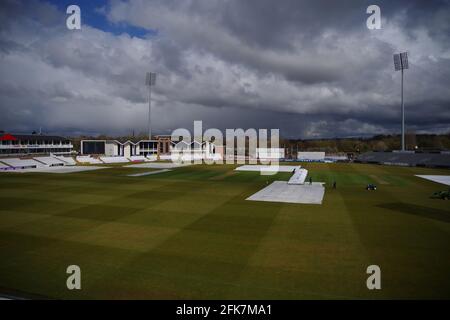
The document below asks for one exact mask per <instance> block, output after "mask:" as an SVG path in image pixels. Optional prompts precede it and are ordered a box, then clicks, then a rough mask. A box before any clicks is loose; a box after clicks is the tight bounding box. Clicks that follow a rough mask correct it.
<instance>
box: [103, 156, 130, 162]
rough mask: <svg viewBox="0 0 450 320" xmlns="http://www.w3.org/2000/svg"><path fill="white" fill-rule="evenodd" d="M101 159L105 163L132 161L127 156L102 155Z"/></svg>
mask: <svg viewBox="0 0 450 320" xmlns="http://www.w3.org/2000/svg"><path fill="white" fill-rule="evenodd" d="M100 160H102V161H103V162H104V163H125V162H130V160H128V159H127V158H125V157H100Z"/></svg>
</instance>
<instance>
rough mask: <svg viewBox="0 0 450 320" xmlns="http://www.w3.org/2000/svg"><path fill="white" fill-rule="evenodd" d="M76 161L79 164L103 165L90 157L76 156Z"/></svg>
mask: <svg viewBox="0 0 450 320" xmlns="http://www.w3.org/2000/svg"><path fill="white" fill-rule="evenodd" d="M76 159H77V161H78V162H80V163H89V164H103V163H104V162H102V161H100V160H99V159H96V158H92V157H91V156H77V158H76Z"/></svg>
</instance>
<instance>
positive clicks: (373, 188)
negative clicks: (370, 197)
mask: <svg viewBox="0 0 450 320" xmlns="http://www.w3.org/2000/svg"><path fill="white" fill-rule="evenodd" d="M366 190H369V191H374V190H377V186H376V185H374V184H372V183H369V184H368V185H367V186H366Z"/></svg>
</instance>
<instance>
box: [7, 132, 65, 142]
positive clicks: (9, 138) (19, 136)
mask: <svg viewBox="0 0 450 320" xmlns="http://www.w3.org/2000/svg"><path fill="white" fill-rule="evenodd" d="M16 140H34V141H42V140H68V139H67V138H64V137H61V136H44V135H39V134H9V133H6V134H4V135H2V136H0V141H16Z"/></svg>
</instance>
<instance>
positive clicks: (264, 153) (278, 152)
mask: <svg viewBox="0 0 450 320" xmlns="http://www.w3.org/2000/svg"><path fill="white" fill-rule="evenodd" d="M256 155H257V157H258V159H266V160H279V159H284V158H285V150H284V148H256Z"/></svg>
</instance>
